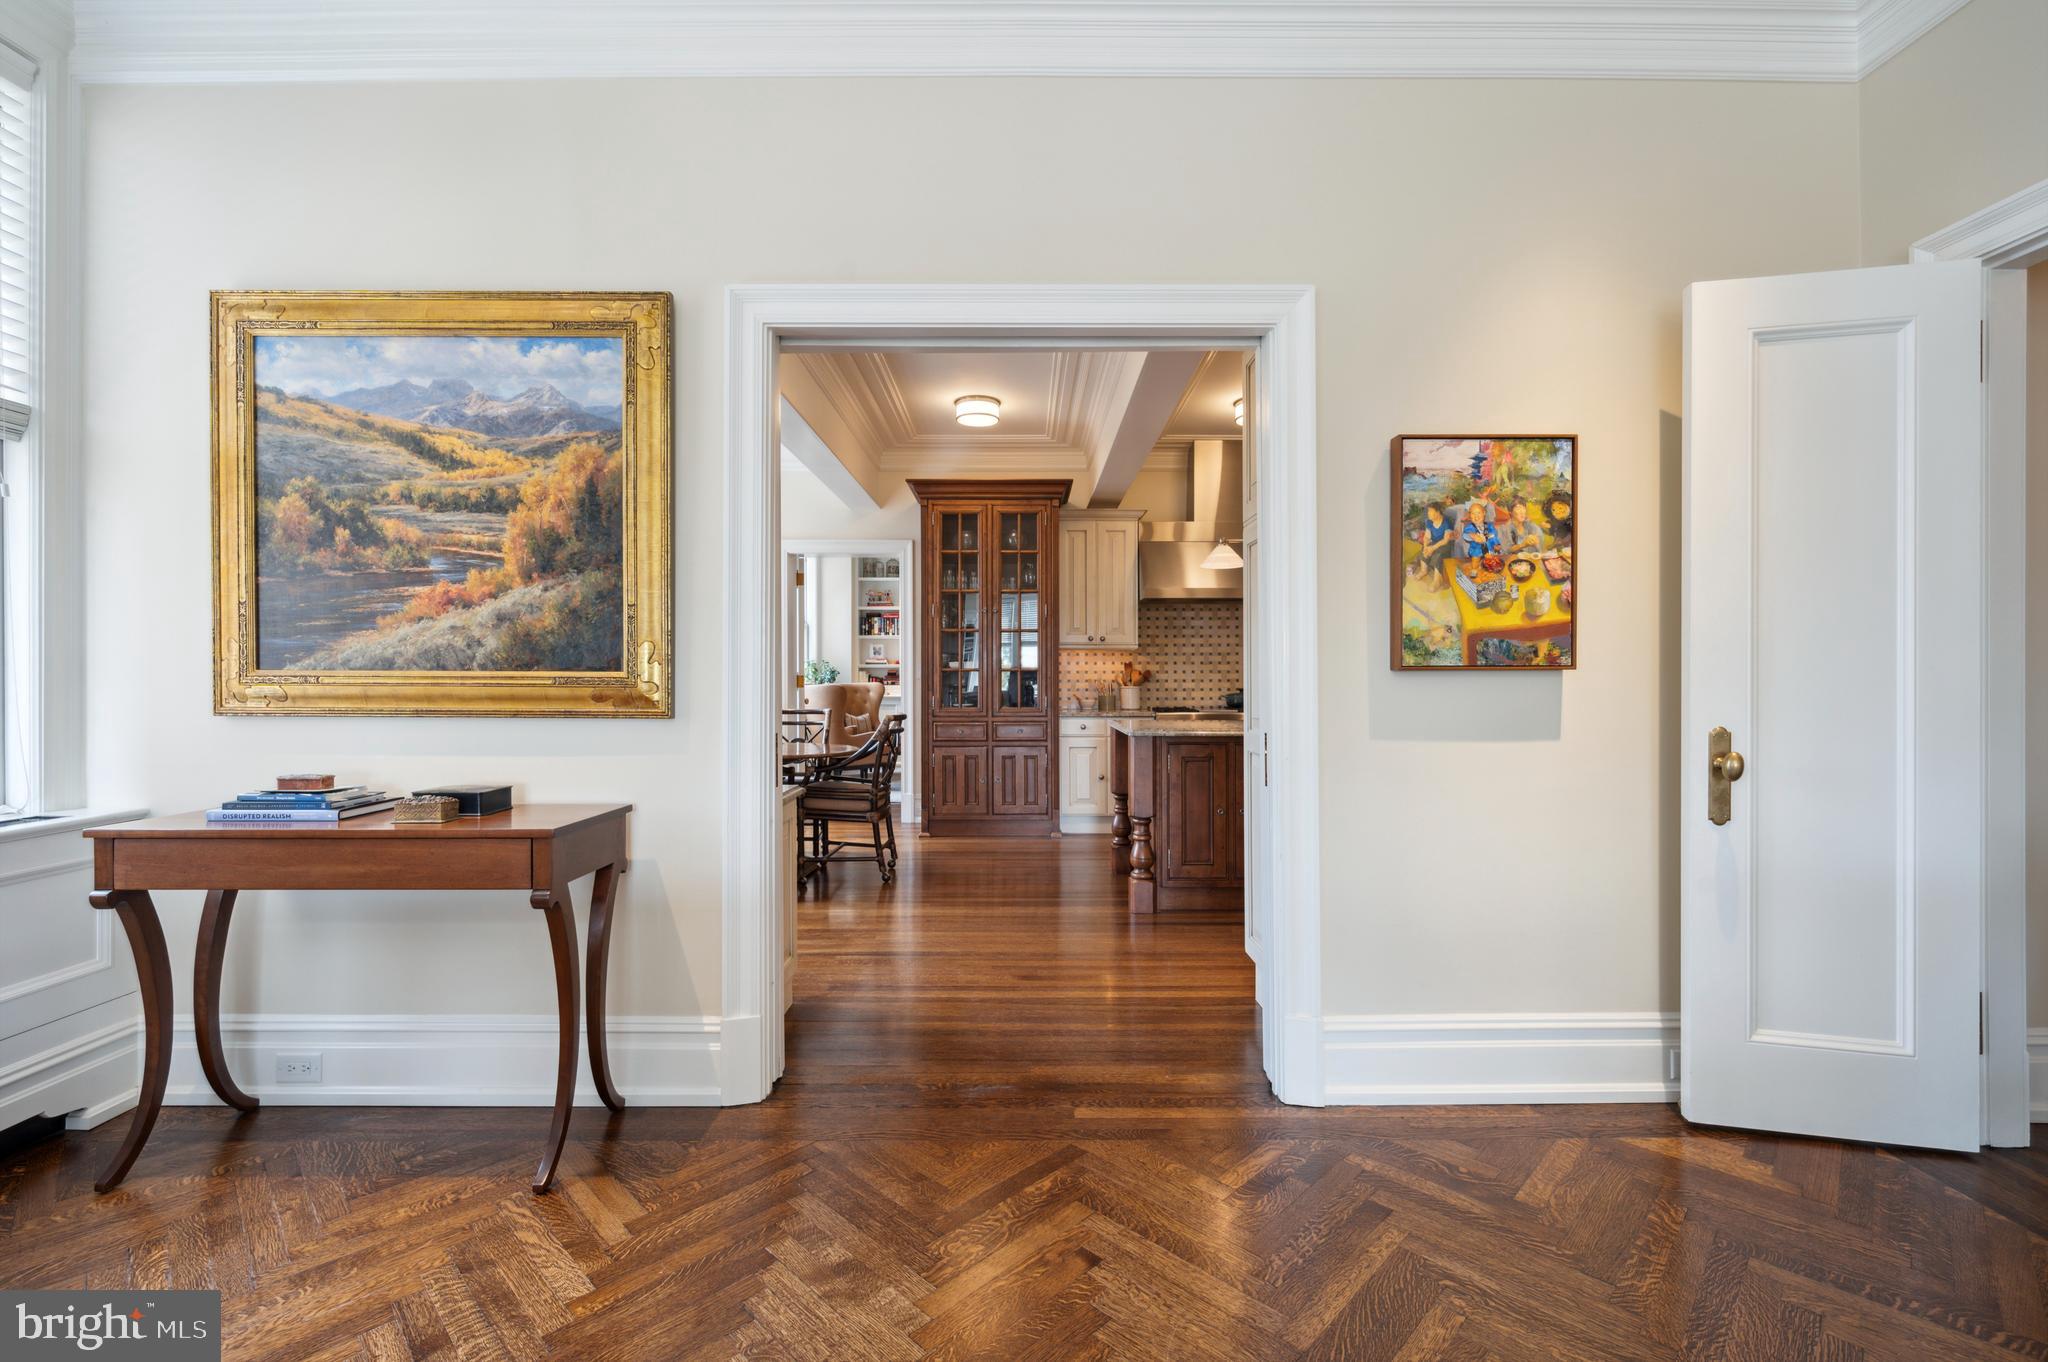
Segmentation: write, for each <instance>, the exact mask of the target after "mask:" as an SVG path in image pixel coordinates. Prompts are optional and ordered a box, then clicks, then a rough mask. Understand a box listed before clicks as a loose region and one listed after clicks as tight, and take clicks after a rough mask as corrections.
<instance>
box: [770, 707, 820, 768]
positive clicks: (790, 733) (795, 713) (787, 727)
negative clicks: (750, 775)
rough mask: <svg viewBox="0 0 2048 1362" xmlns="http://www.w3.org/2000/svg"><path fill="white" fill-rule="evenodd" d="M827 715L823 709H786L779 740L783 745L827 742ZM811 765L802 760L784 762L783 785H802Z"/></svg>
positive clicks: (786, 758)
mask: <svg viewBox="0 0 2048 1362" xmlns="http://www.w3.org/2000/svg"><path fill="white" fill-rule="evenodd" d="M825 721H826V714H825V711H824V710H822V709H785V710H783V711H782V723H781V725H780V727H779V729H778V732H777V738H778V741H779V742H782V743H793V742H801V743H822V742H824V741H825ZM810 769H811V767H810V763H809V762H808V761H805V760H803V759H801V758H798V759H795V760H792V759H790V758H788V757H784V758H783V760H782V783H783V784H784V785H801V784H803V783H804V781H805V779H806V778H807V774H808V772H809V771H810Z"/></svg>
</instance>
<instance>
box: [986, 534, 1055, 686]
mask: <svg viewBox="0 0 2048 1362" xmlns="http://www.w3.org/2000/svg"><path fill="white" fill-rule="evenodd" d="M994 519H995V531H996V542H995V545H994V568H995V572H996V601H997V615H996V650H997V651H996V707H997V708H998V709H1042V708H1044V696H1043V694H1042V691H1041V678H1042V676H1043V672H1042V670H1041V662H1040V658H1041V652H1040V649H1041V647H1042V646H1043V643H1044V629H1043V626H1042V624H1041V619H1042V614H1041V611H1040V603H1041V602H1042V601H1043V599H1044V597H1043V593H1042V592H1041V590H1040V587H1039V584H1040V582H1041V581H1042V580H1043V568H1044V558H1043V548H1042V545H1043V542H1044V538H1043V536H1042V535H1041V534H1040V533H1039V531H1040V529H1041V528H1042V527H1043V523H1044V515H1043V513H1041V512H1038V511H1011V510H1004V509H1003V508H1001V507H997V508H995V516H994Z"/></svg>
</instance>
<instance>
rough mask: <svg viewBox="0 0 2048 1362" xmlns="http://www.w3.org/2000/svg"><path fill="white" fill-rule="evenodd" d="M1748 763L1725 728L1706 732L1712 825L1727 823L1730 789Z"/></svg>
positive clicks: (1708, 812) (1708, 817) (1709, 820)
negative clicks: (1736, 749)
mask: <svg viewBox="0 0 2048 1362" xmlns="http://www.w3.org/2000/svg"><path fill="white" fill-rule="evenodd" d="M1746 766H1747V763H1745V762H1744V761H1743V760H1742V754H1741V753H1740V752H1737V751H1735V750H1734V748H1733V739H1732V738H1731V736H1730V734H1729V732H1728V730H1727V729H1725V728H1716V729H1713V730H1712V731H1710V732H1709V733H1708V734H1707V821H1708V822H1709V823H1713V824H1715V825H1717V826H1718V825H1720V824H1722V823H1726V822H1727V821H1728V819H1729V818H1730V817H1731V816H1732V813H1731V809H1730V804H1731V800H1730V791H1731V790H1732V789H1733V788H1734V786H1735V782H1736V781H1738V780H1740V779H1742V773H1743V771H1744V770H1745V769H1746Z"/></svg>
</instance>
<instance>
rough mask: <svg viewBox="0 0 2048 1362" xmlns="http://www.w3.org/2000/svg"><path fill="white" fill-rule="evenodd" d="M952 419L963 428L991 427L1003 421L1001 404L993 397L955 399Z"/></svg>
mask: <svg viewBox="0 0 2048 1362" xmlns="http://www.w3.org/2000/svg"><path fill="white" fill-rule="evenodd" d="M953 419H954V420H955V421H958V422H959V423H960V424H961V425H963V426H992V425H994V424H995V423H996V422H998V421H1000V420H1002V419H1003V404H1002V403H1000V402H998V401H996V399H994V398H993V397H981V396H970V397H956V398H954V399H953Z"/></svg>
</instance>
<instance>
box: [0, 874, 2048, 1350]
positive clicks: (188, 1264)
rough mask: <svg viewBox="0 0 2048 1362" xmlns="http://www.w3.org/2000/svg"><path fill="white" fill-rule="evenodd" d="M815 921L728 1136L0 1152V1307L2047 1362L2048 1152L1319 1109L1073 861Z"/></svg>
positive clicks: (708, 1115)
mask: <svg viewBox="0 0 2048 1362" xmlns="http://www.w3.org/2000/svg"><path fill="white" fill-rule="evenodd" d="M904 845H905V853H906V854H905V860H904V866H903V874H902V876H901V878H900V880H899V882H898V884H897V885H896V886H895V887H894V888H893V889H882V888H880V887H879V886H878V885H877V884H876V882H875V877H874V874H873V872H872V871H871V870H867V869H860V868H849V869H842V870H841V871H840V872H839V873H838V875H837V876H836V881H837V883H836V885H835V886H834V892H833V893H832V894H831V895H830V896H829V897H827V898H824V899H822V900H817V901H812V902H809V903H807V904H806V905H805V906H804V908H803V910H802V914H803V919H804V926H803V972H802V977H801V981H800V988H799V994H800V999H799V1002H798V1005H797V1008H796V1012H795V1017H794V1021H793V1024H792V1031H791V1037H792V1039H791V1063H790V1073H789V1076H788V1077H787V1078H786V1079H785V1080H784V1082H783V1084H782V1085H781V1087H780V1088H779V1089H778V1091H777V1093H776V1095H775V1097H774V1098H773V1100H771V1101H769V1102H767V1103H764V1104H762V1105H760V1106H758V1107H751V1108H742V1109H735V1110H730V1111H678V1110H666V1111H663V1110H635V1111H628V1112H626V1113H625V1114H624V1115H622V1116H617V1117H610V1116H607V1114H606V1113H604V1112H603V1111H602V1110H591V1111H587V1112H582V1113H579V1118H578V1123H577V1125H576V1127H575V1128H574V1130H573V1131H572V1132H571V1136H570V1142H571V1152H570V1153H569V1154H568V1155H567V1156H566V1157H565V1164H564V1171H563V1175H562V1181H561V1184H560V1190H559V1192H558V1193H557V1194H556V1195H553V1196H548V1197H540V1198H536V1197H534V1196H532V1195H530V1194H529V1193H528V1192H527V1190H526V1186H525V1179H526V1177H527V1176H528V1174H529V1173H530V1171H531V1164H532V1162H533V1155H534V1150H535V1149H536V1148H537V1147H538V1145H539V1143H540V1138H541V1134H542V1130H543V1128H544V1126H545V1124H546V1113H545V1112H543V1111H539V1110H513V1111H475V1110H459V1111H457V1110H444V1111H432V1112H420V1111H399V1110H379V1111H364V1110H348V1111H340V1110H333V1109H327V1110H322V1109H313V1108H296V1109H276V1110H267V1111H263V1112H261V1113H258V1114H256V1115H254V1116H252V1117H245V1118H242V1119H239V1120H237V1119H234V1118H233V1117H232V1115H231V1114H230V1113H227V1112H225V1111H222V1110H202V1109H192V1108H183V1109H174V1110H172V1111H169V1112H167V1113H166V1114H165V1118H164V1122H163V1125H162V1127H161V1128H160V1130H159V1133H158V1134H157V1136H156V1138H155V1139H154V1140H153V1141H152V1142H151V1144H150V1145H149V1147H148V1148H147V1149H146V1150H145V1151H144V1153H143V1156H142V1159H141V1161H140V1162H139V1163H138V1164H137V1165H136V1168H135V1171H134V1173H133V1174H132V1175H131V1176H130V1178H129V1179H128V1181H127V1183H126V1184H125V1185H124V1186H123V1187H121V1188H120V1189H118V1190H117V1191H116V1192H115V1193H113V1194H112V1195H109V1196H106V1197H95V1196H94V1195H93V1193H92V1187H91V1182H92V1170H93V1169H94V1167H95V1166H96V1165H97V1163H98V1161H99V1160H100V1158H101V1157H102V1155H103V1154H104V1153H105V1151H106V1149H107V1148H108V1147H109V1145H110V1143H111V1141H112V1140H113V1139H114V1138H115V1137H116V1134H117V1132H118V1130H119V1123H118V1122H116V1123H115V1124H114V1125H112V1126H109V1127H105V1128H103V1129H102V1130H100V1131H97V1132H93V1133H92V1134H91V1135H88V1136H83V1137H80V1136H71V1137H66V1138H63V1139H53V1140H50V1141H47V1142H45V1143H43V1144H40V1145H37V1146H33V1147H31V1148H28V1149H26V1150H22V1151H17V1152H16V1153H15V1154H13V1155H12V1156H10V1157H8V1158H6V1159H5V1160H4V1161H0V1283H4V1284H5V1285H7V1286H10V1287H22V1286H73V1287H76V1286H103V1287H113V1286H127V1285H136V1286H149V1285H168V1286H212V1287H218V1288H219V1289H220V1290H221V1291H222V1292H223V1293H224V1296H225V1313H226V1335H227V1355H228V1356H229V1357H231V1358H309V1359H310V1358H332V1359H342V1358H364V1359H401V1358H461V1359H480V1358H517V1359H530V1358H619V1359H626V1358H649V1359H653V1358H660V1359H681V1358H697V1357H704V1358H725V1357H735V1356H744V1357H759V1358H802V1359H820V1360H821V1362H851V1360H853V1359H894V1358H905V1359H908V1358H919V1357H932V1358H972V1357H981V1358H1002V1359H1024V1358H1054V1359H1061V1358H1136V1359H1172V1360H1174V1362H1181V1360H1182V1359H1208V1358H1295V1357H1314V1358H1364V1359H1400V1360H1401V1362H1420V1360H1421V1359H1429V1358H1441V1359H1458V1360H1459V1362H1480V1360H1481V1359H1487V1358H1499V1359H1519V1358H1553V1359H1554V1358H1601V1359H1629V1360H1630V1362H1634V1360H1636V1359H1654V1358H1685V1359H1702V1360H1704V1359H1730V1360H1731V1362H1733V1360H1735V1359H1768V1360H1775V1359H1787V1360H1788V1362H1789V1360H1790V1359H1855V1358H1866V1359H1879V1358H1897V1359H1930V1360H1933V1362H1940V1360H1942V1359H1966V1358H1998V1357H2011V1356H2018V1357H2029V1358H2048V1286H2044V1280H2048V1147H2044V1144H2043V1142H2040V1141H2037V1143H2036V1146H2035V1148H2034V1149H2033V1150H2030V1151H2018V1152H2009V1153H1994V1154H1986V1155H1983V1156H1981V1157H1976V1158H1957V1157H1948V1156H1930V1155H1911V1154H1905V1155H1901V1154H1893V1153H1887V1152H1884V1151H1880V1150H1874V1149H1867V1148H1860V1147H1853V1146H1843V1145H1838V1144H1832V1143H1828V1142H1825V1141H1815V1140H1775V1139H1754V1138H1748V1137H1745V1136H1741V1135H1735V1134H1728V1133H1717V1132H1708V1131H1696V1130H1691V1129H1688V1128H1687V1127H1686V1126H1685V1125H1684V1124H1683V1123H1682V1122H1680V1121H1679V1120H1678V1119H1677V1118H1676V1116H1675V1115H1674V1114H1673V1113H1672V1112H1671V1110H1670V1109H1668V1108H1666V1107H1661V1106H1606V1107H1522V1108H1514V1107H1506V1108H1503V1107H1494V1108H1478V1107H1467V1108H1443V1109H1418V1108H1406V1109H1380V1110H1357V1109H1353V1110H1327V1111H1308V1110H1300V1109H1290V1108H1286V1107H1282V1106H1279V1105H1278V1104H1276V1103H1274V1102H1273V1101H1272V1100H1271V1099H1270V1098H1269V1097H1268V1096H1267V1095H1266V1090H1265V1085H1264V1083H1263V1080H1262V1079H1261V1078H1260V1075H1259V1072H1258V1062H1257V1056H1256V1052H1255V1049H1254V1038H1253V1032H1252V1025H1253V1013H1252V1007H1251V1004H1250V1001H1249V994H1250V986H1251V980H1250V976H1249V972H1248V970H1247V969H1246V966H1245V964H1244V961H1243V958H1242V954H1241V951H1240V949H1239V933H1240V927H1239V924H1238V922H1237V921H1236V919H1235V918H1231V917H1221V916H1218V917H1206V918H1204V917H1194V918H1187V919H1181V920H1166V921H1160V922H1146V921H1131V920H1128V919H1126V918H1124V917H1123V916H1122V915H1121V914H1120V913H1118V912H1117V911H1116V910H1115V907H1114V904H1115V901H1116V899H1115V892H1114V885H1113V884H1112V883H1111V882H1110V880H1109V877H1108V875H1107V874H1106V868H1105V865H1104V862H1105V860H1106V853H1105V852H1104V850H1103V846H1102V843H1101V842H1099V841H1097V840H1094V839H1068V840H1067V841H1065V842H1062V843H1057V844H1048V843H1044V842H1033V843H1028V844H999V843H997V844H992V843H987V842H966V841H958V842H944V843H938V842H925V843H922V844H912V843H911V842H910V841H908V840H906V841H905V844H904Z"/></svg>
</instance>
